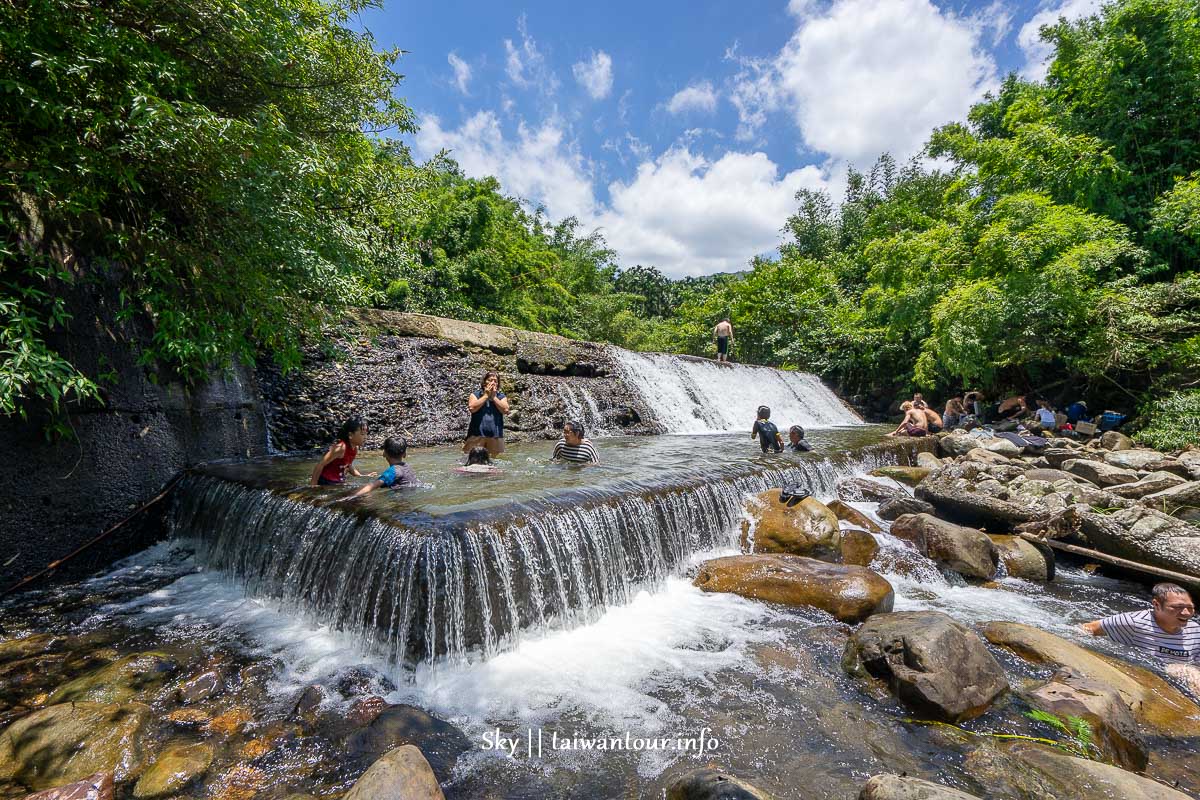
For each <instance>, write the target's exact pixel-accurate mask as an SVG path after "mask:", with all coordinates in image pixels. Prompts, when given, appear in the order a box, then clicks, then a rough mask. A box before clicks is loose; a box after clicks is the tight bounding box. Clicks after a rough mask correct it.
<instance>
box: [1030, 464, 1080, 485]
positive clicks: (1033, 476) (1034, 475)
mask: <svg viewBox="0 0 1200 800" xmlns="http://www.w3.org/2000/svg"><path fill="white" fill-rule="evenodd" d="M1025 480H1029V481H1046V482H1047V483H1057V482H1059V481H1071V482H1073V483H1091V482H1090V481H1089V480H1088V479H1087V478H1081V477H1080V476H1078V475H1072V474H1071V473H1070V472H1065V471H1063V470H1061V469H1054V468H1053V467H1035V468H1034V469H1027V470H1025Z"/></svg>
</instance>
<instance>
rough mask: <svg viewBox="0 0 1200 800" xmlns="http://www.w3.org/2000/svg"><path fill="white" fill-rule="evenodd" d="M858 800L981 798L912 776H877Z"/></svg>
mask: <svg viewBox="0 0 1200 800" xmlns="http://www.w3.org/2000/svg"><path fill="white" fill-rule="evenodd" d="M858 800H979V797H978V796H976V795H973V794H967V793H966V792H960V791H959V790H958V789H951V788H950V787H949V786H942V785H941V784H940V783H933V782H932V781H926V780H921V779H920V778H913V777H911V776H906V775H875V776H872V778H871V779H870V780H869V781H867V783H866V785H865V786H863V788H862V791H861V792H859V794H858Z"/></svg>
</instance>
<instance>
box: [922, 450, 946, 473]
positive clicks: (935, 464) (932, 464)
mask: <svg viewBox="0 0 1200 800" xmlns="http://www.w3.org/2000/svg"><path fill="white" fill-rule="evenodd" d="M917 466H918V467H924V468H925V469H927V470H930V471H933V470H935V469H938V468H939V467H941V466H942V460H941V459H940V458H938V457H937V456H935V455H934V454H933V453H927V452H925V451H924V450H922V451H921V452H920V453H917Z"/></svg>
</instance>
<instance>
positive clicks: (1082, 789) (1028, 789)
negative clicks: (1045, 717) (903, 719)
mask: <svg viewBox="0 0 1200 800" xmlns="http://www.w3.org/2000/svg"><path fill="white" fill-rule="evenodd" d="M966 768H967V769H968V771H970V773H971V774H972V776H973V777H974V778H975V779H976V780H978V781H979V782H980V783H982V784H984V785H985V786H987V787H988V788H989V789H990V790H991V792H992V796H994V797H1006V798H1007V797H1011V798H1038V800H1041V799H1042V798H1045V800H1052V799H1053V800H1058V798H1063V800H1066V798H1070V800H1189V798H1190V796H1189V795H1187V794H1184V793H1183V792H1180V791H1178V790H1176V789H1172V788H1171V787H1169V786H1167V785H1166V784H1164V783H1159V782H1158V781H1156V780H1152V779H1151V778H1146V777H1143V776H1141V775H1138V774H1137V773H1134V772H1129V771H1128V770H1124V769H1121V768H1120V767H1114V766H1111V765H1109V764H1102V763H1101V762H1099V761H1092V760H1091V759H1087V758H1077V757H1075V756H1072V755H1068V754H1067V753H1065V752H1063V751H1062V750H1059V749H1058V748H1055V747H1049V746H1047V745H1042V744H1037V743H1035V742H1009V743H1005V744H1000V745H998V746H996V745H993V746H987V747H981V748H979V749H978V750H976V751H975V752H973V753H972V754H971V755H970V756H968V758H967V761H966Z"/></svg>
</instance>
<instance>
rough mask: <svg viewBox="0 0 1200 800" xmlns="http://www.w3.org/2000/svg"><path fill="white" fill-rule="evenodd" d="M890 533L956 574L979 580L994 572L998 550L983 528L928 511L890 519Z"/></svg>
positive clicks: (998, 556) (985, 578) (988, 577)
mask: <svg viewBox="0 0 1200 800" xmlns="http://www.w3.org/2000/svg"><path fill="white" fill-rule="evenodd" d="M892 535H893V536H895V537H897V538H899V539H904V540H905V541H909V542H912V543H913V544H914V545H916V547H917V550H918V551H919V552H922V553H924V554H925V555H927V556H929V558H931V559H933V560H934V561H937V562H938V563H940V564H945V565H946V566H947V567H949V568H950V569H952V570H954V571H955V572H957V573H959V574H960V575H965V576H967V577H969V578H981V579H983V580H991V579H992V578H994V577H995V576H996V565H997V564H999V563H1000V554H999V552H998V551H997V549H996V545H994V544H993V543H992V540H991V539H989V538H988V536H987V534H985V533H984V532H983V531H978V530H975V529H974V528H965V527H963V526H961V525H955V524H954V523H953V522H946V521H945V520H940V519H938V518H937V517H934V516H932V515H930V514H906V515H904V516H902V517H900V518H899V519H897V520H896V521H895V522H893V523H892Z"/></svg>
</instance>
